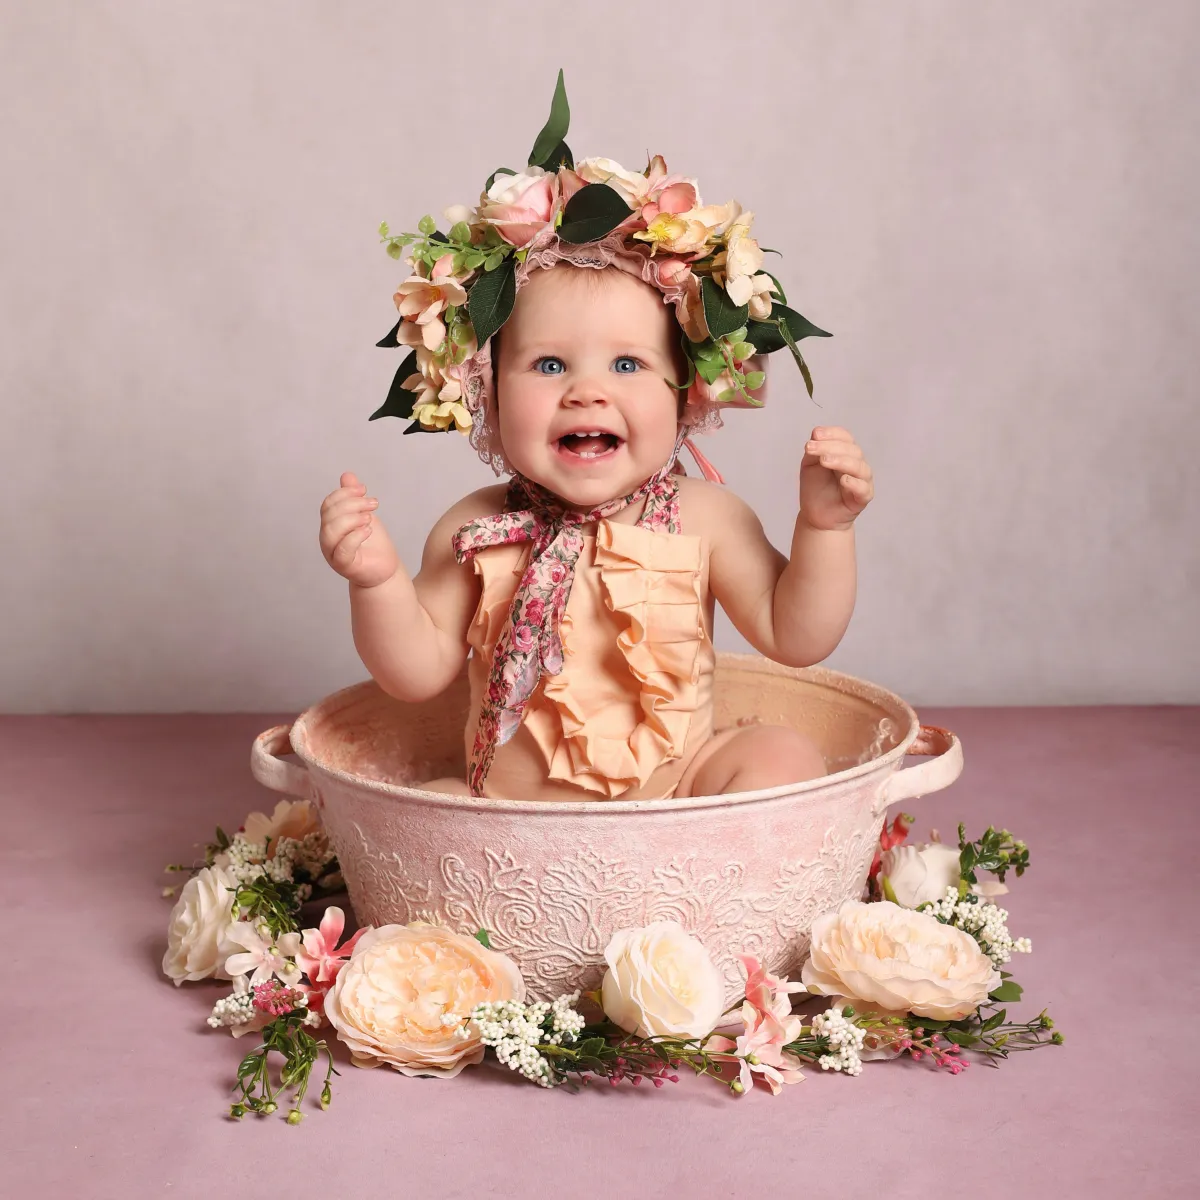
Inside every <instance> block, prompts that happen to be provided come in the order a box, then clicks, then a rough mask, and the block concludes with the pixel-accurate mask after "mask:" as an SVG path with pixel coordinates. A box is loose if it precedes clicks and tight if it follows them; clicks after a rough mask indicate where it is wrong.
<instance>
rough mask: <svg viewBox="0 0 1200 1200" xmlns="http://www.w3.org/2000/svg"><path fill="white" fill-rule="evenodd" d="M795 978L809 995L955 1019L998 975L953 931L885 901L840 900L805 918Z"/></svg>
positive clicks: (984, 994)
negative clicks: (807, 938)
mask: <svg viewBox="0 0 1200 1200" xmlns="http://www.w3.org/2000/svg"><path fill="white" fill-rule="evenodd" d="M800 978H801V980H802V981H803V982H804V985H805V986H806V987H807V988H808V990H809V991H810V992H815V993H817V994H818V995H822V996H850V997H852V998H853V999H854V1000H861V1001H865V1002H866V1003H868V1004H877V1005H879V1007H880V1008H885V1009H889V1010H891V1011H894V1012H911V1013H913V1014H914V1015H916V1016H918V1017H932V1018H933V1019H934V1020H938V1021H958V1020H961V1019H962V1018H963V1017H965V1016H967V1015H968V1014H969V1013H972V1012H974V1011H975V1009H977V1008H978V1007H979V1006H980V1004H982V1003H983V1002H984V1000H986V999H987V996H988V993H989V992H991V991H994V990H995V989H996V988H998V987H999V986H1000V983H1001V979H1000V972H999V971H997V970H996V968H995V966H994V965H993V964H992V960H991V959H990V958H988V956H987V955H986V954H984V952H983V951H982V950H981V949H980V948H979V943H978V942H976V941H975V939H974V938H973V937H971V936H970V935H969V934H967V933H964V932H963V931H962V930H961V929H955V928H954V927H953V926H951V925H943V924H942V923H941V921H939V920H938V919H937V918H936V917H932V916H930V915H929V914H928V913H923V912H913V911H912V910H911V909H907V908H901V907H900V906H899V905H898V904H893V903H892V902H891V901H890V900H881V901H879V902H877V903H874V904H863V903H862V902H861V901H859V900H847V901H846V902H845V903H844V904H843V905H842V906H841V908H839V909H838V910H837V911H836V912H830V913H826V914H825V915H824V916H822V917H818V918H817V919H816V921H815V922H813V928H812V951H811V957H810V958H809V959H808V961H807V962H806V963H805V964H804V967H803V969H802V970H801V972H800Z"/></svg>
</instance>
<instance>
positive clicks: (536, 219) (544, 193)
mask: <svg viewBox="0 0 1200 1200" xmlns="http://www.w3.org/2000/svg"><path fill="white" fill-rule="evenodd" d="M556 181H557V176H556V175H553V174H550V173H549V172H547V171H544V170H543V169H542V168H541V167H529V168H528V169H527V170H526V171H525V173H524V174H521V175H497V176H496V178H495V180H494V181H493V182H492V186H491V187H490V188H488V190H487V192H486V193H485V194H484V195H483V196H482V197H481V198H480V204H479V219H480V220H481V221H485V222H486V223H487V224H489V225H494V226H495V227H496V232H497V233H499V234H500V236H501V237H502V238H503V239H504V240H505V241H506V242H508V243H509V244H510V245H512V246H516V247H518V248H519V247H521V246H528V245H529V243H530V242H532V241H533V239H534V238H535V237H536V236H537V235H538V234H539V233H541V231H542V230H543V229H545V228H546V227H547V226H548V225H549V224H550V221H551V219H552V218H553V216H554V202H555V199H556V196H555V192H556V186H555V185H556Z"/></svg>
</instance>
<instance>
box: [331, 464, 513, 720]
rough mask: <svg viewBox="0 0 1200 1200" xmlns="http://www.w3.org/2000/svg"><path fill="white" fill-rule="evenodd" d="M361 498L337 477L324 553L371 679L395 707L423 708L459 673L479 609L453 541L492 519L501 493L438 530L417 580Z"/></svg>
mask: <svg viewBox="0 0 1200 1200" xmlns="http://www.w3.org/2000/svg"><path fill="white" fill-rule="evenodd" d="M365 491H366V489H365V488H364V487H363V485H362V484H360V483H359V482H358V480H357V479H355V478H354V476H353V475H349V474H347V475H343V476H342V487H340V488H339V489H338V490H337V491H335V492H333V493H331V494H330V495H329V496H328V497H327V498H326V501H325V504H324V505H323V506H322V510H321V518H322V519H321V549H322V551H323V552H324V554H325V558H326V560H327V561H328V562H329V564H330V566H332V567H333V568H334V570H335V571H337V572H338V573H339V574H341V575H343V576H345V577H346V578H347V579H348V580H349V581H350V618H351V626H352V629H353V632H354V646H355V649H356V650H357V651H358V654H359V657H360V658H361V659H362V661H363V665H364V666H365V667H366V668H367V670H368V671H370V673H371V676H372V678H373V679H374V680H375V681H376V683H378V684H379V686H380V687H381V688H383V690H384V691H385V692H387V693H388V694H389V695H392V696H395V697H396V698H397V699H400V700H408V701H417V700H427V699H429V698H430V697H431V696H436V695H437V694H438V693H439V692H441V691H444V690H445V689H446V688H447V687H448V686H449V685H450V683H451V682H453V680H454V679H455V677H456V676H457V675H458V673H459V672H460V671H461V670H462V665H463V663H464V662H465V661H466V657H467V640H466V639H467V628H468V626H469V624H470V621H471V618H472V616H473V615H474V611H475V607H476V605H477V604H478V601H479V595H478V583H477V582H476V579H475V573H474V571H473V569H472V568H471V566H470V565H469V564H468V565H460V564H459V563H458V562H457V561H456V560H455V558H454V550H453V547H452V545H451V539H452V538H453V535H454V534H455V533H456V532H457V530H458V529H459V528H460V527H461V526H463V525H465V524H466V523H467V522H468V521H471V520H473V519H474V518H476V517H479V516H482V515H484V514H485V513H488V512H496V511H497V510H498V506H499V500H500V498H501V497H500V495H499V494H493V493H498V492H502V489H497V488H484V489H482V490H481V491H479V492H475V493H472V495H470V496H467V497H465V498H464V499H462V500H460V501H459V502H458V503H457V504H456V505H454V507H453V508H451V509H450V511H449V512H447V513H446V514H445V516H443V517H442V518H441V520H439V521H438V522H437V524H436V525H435V526H434V527H433V530H432V532H431V533H430V535H429V538H428V539H427V541H426V543H425V551H424V554H423V556H422V559H421V570H420V572H419V573H418V574H417V576H416V578H414V579H410V578H409V576H408V573H407V571H405V569H404V565H403V564H402V563H401V561H400V557H399V555H398V554H397V553H396V551H395V548H394V547H393V546H392V543H391V539H390V538H389V537H388V534H387V531H386V530H385V529H384V527H383V525H382V523H381V522H380V521H379V519H378V518H377V517H374V516H372V515H371V509H372V508H374V502H372V501H370V500H368V499H367V498H366V496H365Z"/></svg>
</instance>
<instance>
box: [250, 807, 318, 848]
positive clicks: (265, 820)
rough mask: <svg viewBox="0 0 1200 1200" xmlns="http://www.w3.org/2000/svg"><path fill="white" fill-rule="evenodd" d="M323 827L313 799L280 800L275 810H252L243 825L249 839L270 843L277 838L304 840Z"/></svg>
mask: <svg viewBox="0 0 1200 1200" xmlns="http://www.w3.org/2000/svg"><path fill="white" fill-rule="evenodd" d="M320 828H321V818H320V817H319V816H318V815H317V810H316V808H315V806H314V805H313V803H312V801H311V800H280V802H279V803H278V804H277V805H275V811H274V812H273V813H272V814H271V815H270V816H269V817H268V816H267V814H266V813H260V812H252V813H251V814H250V815H249V816H248V817H247V818H246V823H245V824H244V825H243V826H242V833H243V834H244V836H245V838H246V840H247V841H250V842H264V843H268V844H269V843H270V842H272V841H274V839H275V838H279V837H287V838H295V839H296V841H298V842H302V841H303V840H304V839H305V838H306V837H307V836H308V835H309V834H310V833H317V832H318V831H319V830H320Z"/></svg>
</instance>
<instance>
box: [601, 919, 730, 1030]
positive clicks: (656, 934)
mask: <svg viewBox="0 0 1200 1200" xmlns="http://www.w3.org/2000/svg"><path fill="white" fill-rule="evenodd" d="M604 960H605V962H607V963H608V971H607V972H606V973H605V976H604V982H603V983H602V984H601V988H600V992H601V998H602V1002H603V1005H604V1011H605V1013H606V1014H607V1015H608V1017H609V1019H610V1020H611V1021H612V1022H613V1023H614V1024H616V1025H619V1026H620V1027H621V1028H622V1029H624V1030H625V1031H626V1032H628V1033H636V1034H638V1035H639V1036H640V1037H674V1038H699V1037H704V1036H705V1035H706V1034H708V1033H711V1032H712V1031H713V1029H715V1028H716V1026H717V1025H718V1024H719V1023H720V1020H721V1014H722V1012H723V1011H724V1009H725V980H724V979H723V978H722V977H721V973H720V972H719V971H718V970H717V968H716V967H715V966H714V965H713V961H712V959H711V958H709V956H708V951H707V950H705V948H704V946H703V945H702V944H701V943H700V941H699V940H698V939H696V938H694V937H693V936H692V935H691V934H690V933H688V932H686V930H684V928H683V926H682V925H680V924H679V922H678V921H655V922H654V923H653V924H652V925H647V926H646V927H645V928H644V929H621V930H618V931H617V932H616V933H614V934H613V936H612V940H611V941H610V942H609V943H608V948H607V949H606V950H605V951H604Z"/></svg>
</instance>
